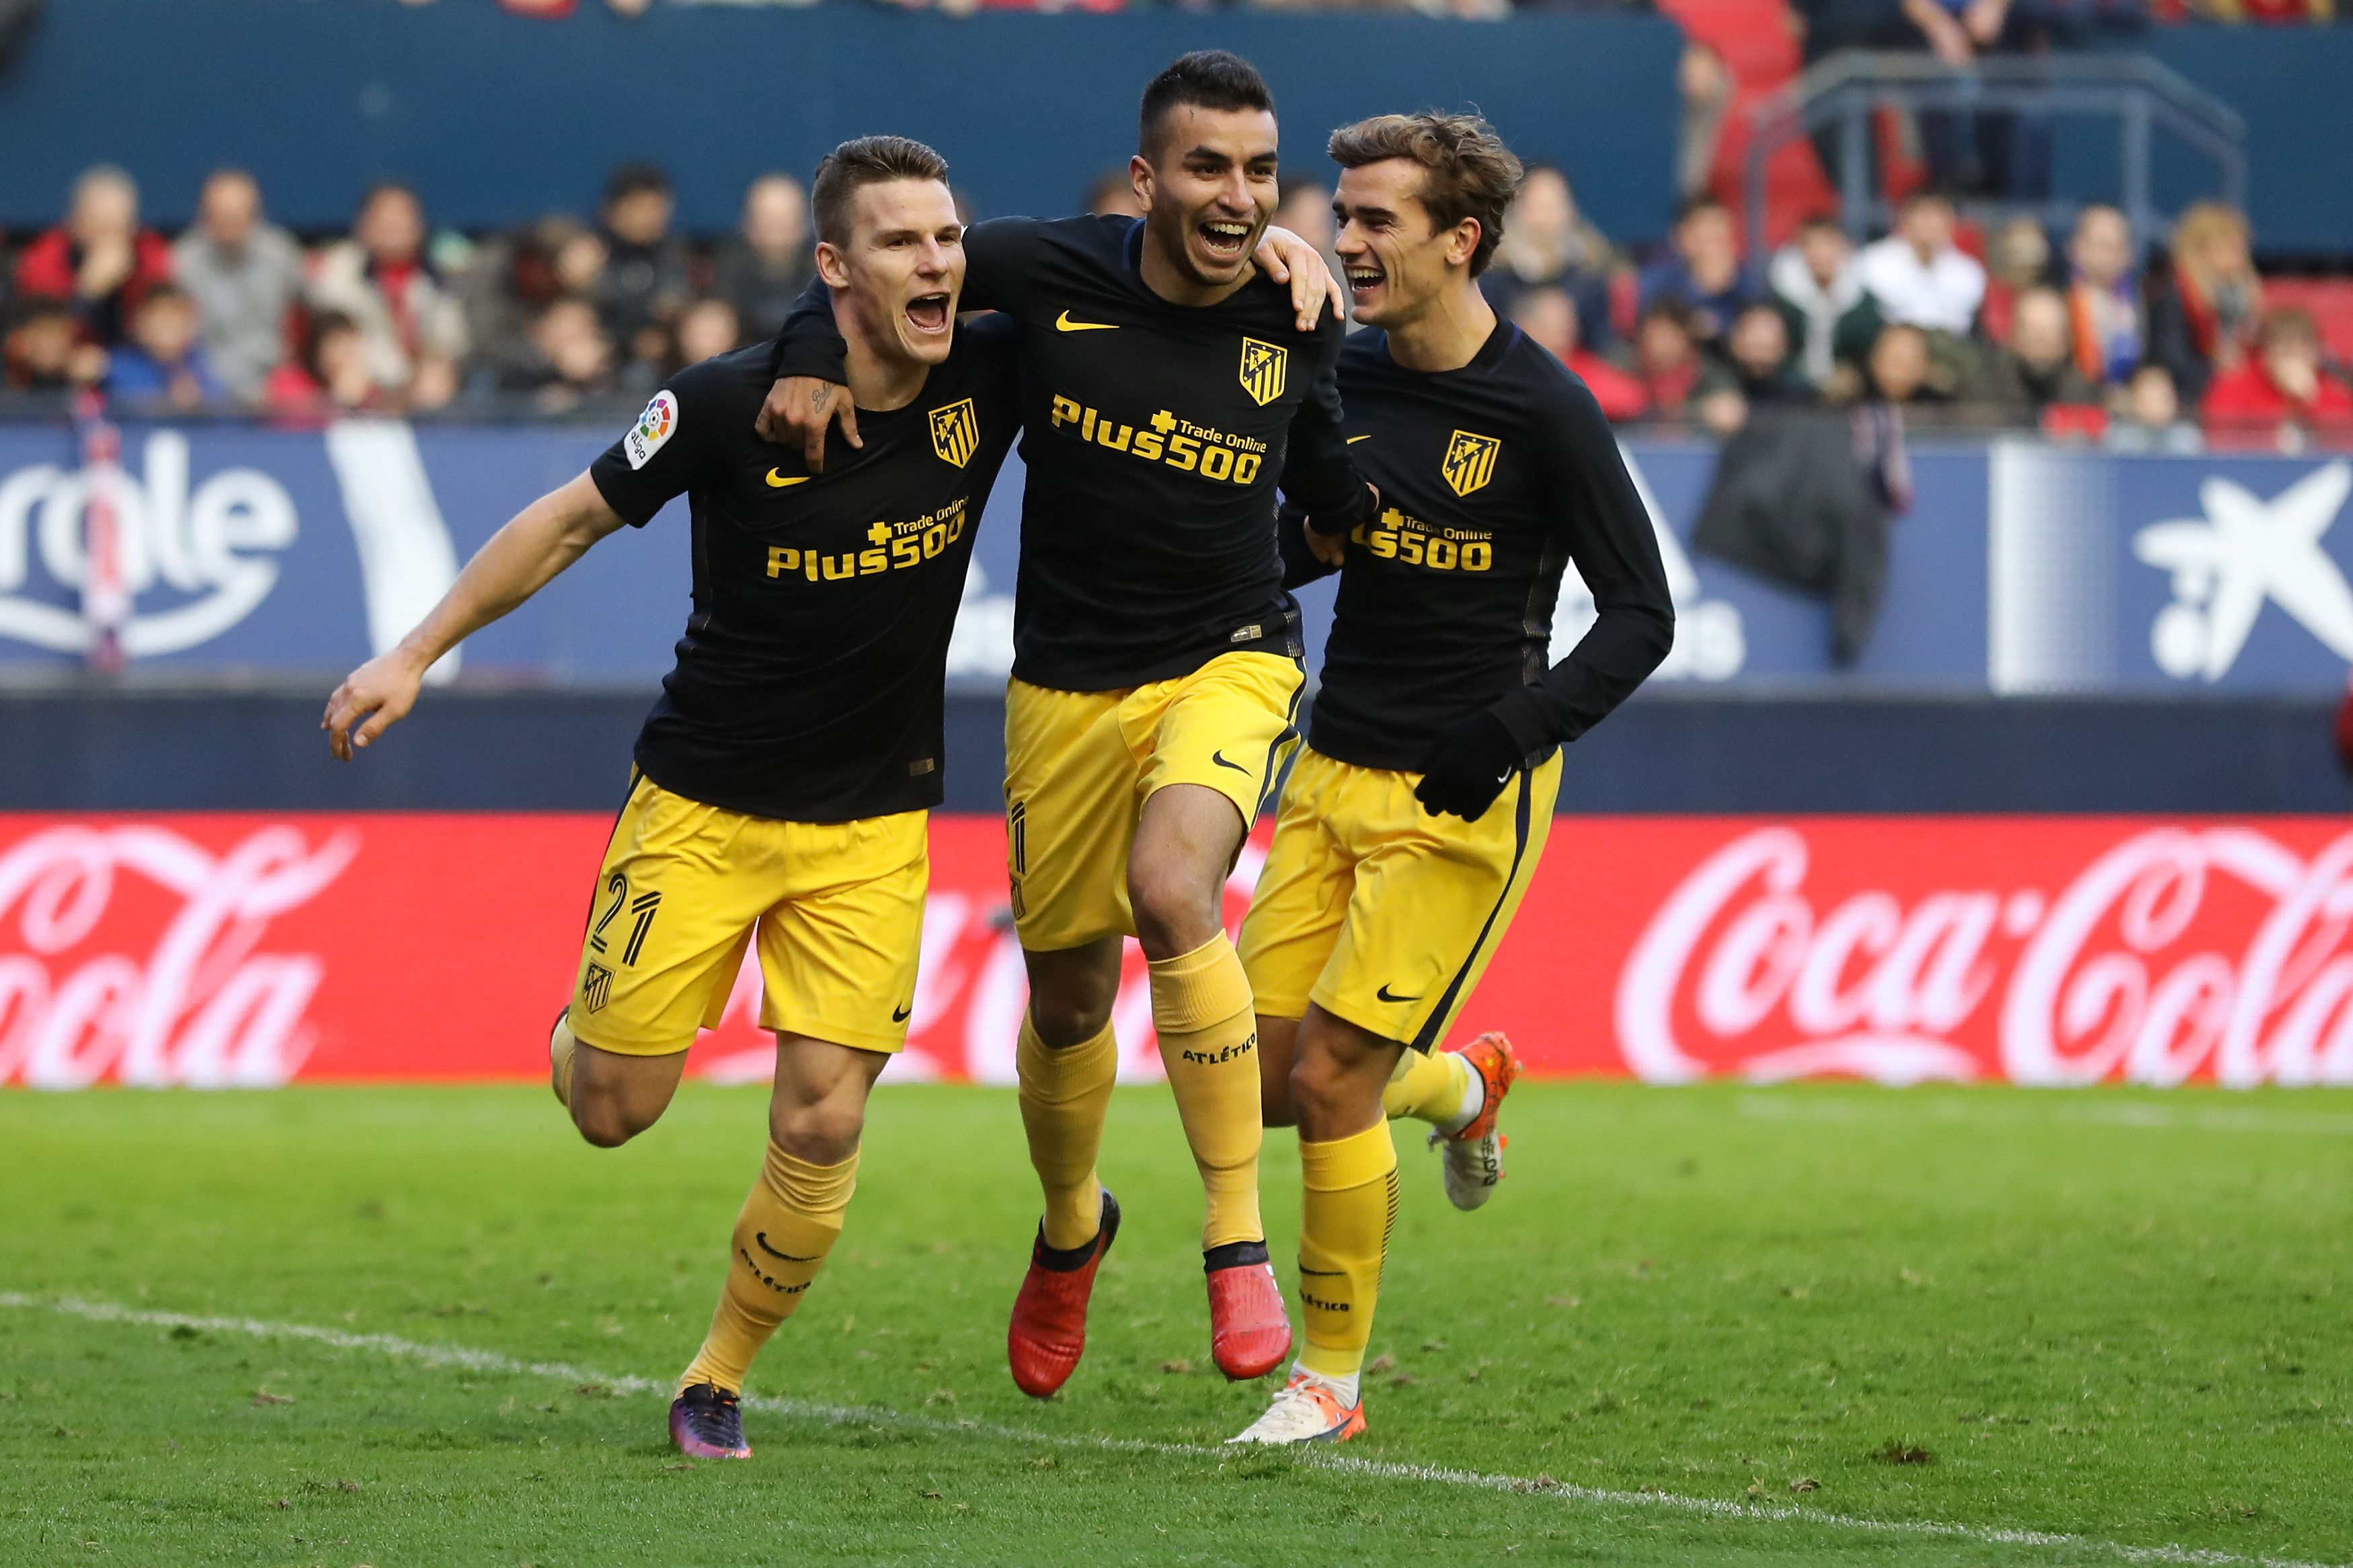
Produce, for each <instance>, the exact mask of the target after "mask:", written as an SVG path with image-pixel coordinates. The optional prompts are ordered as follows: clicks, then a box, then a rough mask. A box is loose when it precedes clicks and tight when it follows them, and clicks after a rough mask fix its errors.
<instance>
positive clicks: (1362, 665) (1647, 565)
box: [1283, 322, 1674, 772]
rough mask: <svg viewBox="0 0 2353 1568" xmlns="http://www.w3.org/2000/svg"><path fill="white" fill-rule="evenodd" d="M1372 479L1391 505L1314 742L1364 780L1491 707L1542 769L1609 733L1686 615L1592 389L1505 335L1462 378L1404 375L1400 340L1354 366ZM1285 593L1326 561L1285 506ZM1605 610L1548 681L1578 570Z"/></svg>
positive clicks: (1386, 506)
mask: <svg viewBox="0 0 2353 1568" xmlns="http://www.w3.org/2000/svg"><path fill="white" fill-rule="evenodd" d="M1340 393H1341V395H1342V397H1344V398H1345V400H1346V404H1347V410H1348V415H1347V422H1348V432H1349V439H1350V441H1351V442H1352V443H1354V445H1353V446H1352V447H1351V450H1352V451H1353V452H1354V453H1355V456H1356V464H1357V466H1358V467H1359V468H1362V469H1363V471H1364V473H1365V477H1366V478H1367V479H1371V480H1372V481H1373V483H1374V484H1376V485H1377V486H1379V487H1380V491H1381V502H1382V511H1381V514H1380V516H1379V518H1378V519H1377V521H1374V522H1372V523H1370V524H1368V525H1366V526H1365V527H1361V528H1359V529H1357V530H1356V531H1355V532H1354V533H1353V534H1352V535H1351V536H1350V541H1349V545H1348V550H1347V553H1346V558H1345V564H1344V565H1343V566H1342V567H1341V568H1340V592H1339V595H1338V598H1337V600H1336V601H1335V605H1334V611H1333V622H1332V632H1331V636H1330V637H1329V638H1328V639H1327V640H1326V642H1325V644H1324V669H1323V676H1322V681H1323V684H1322V687H1321V689H1319V690H1318V692H1317V693H1316V697H1315V712H1314V721H1313V723H1312V725H1311V727H1310V730H1309V733H1308V742H1307V743H1308V744H1309V745H1311V746H1314V748H1315V749H1316V750H1317V751H1319V752H1324V754H1325V755H1326V756H1330V757H1334V758H1336V759H1337V760H1339V761H1341V762H1344V763H1356V764H1357V765H1358V766H1361V767H1371V768H1394V769H1399V770H1403V771H1406V772H1414V771H1418V770H1419V769H1420V768H1421V767H1422V765H1423V761H1424V758H1425V756H1426V755H1427V753H1428V751H1429V748H1430V742H1431V741H1432V740H1434V739H1435V738H1436V737H1437V735H1438V734H1439V733H1440V731H1443V730H1445V729H1446V728H1447V727H1448V726H1449V725H1451V724H1452V723H1454V722H1455V721H1458V720H1460V719H1461V718H1462V717H1464V716H1465V715H1466V714H1469V713H1471V712H1472V711H1474V710H1478V709H1482V708H1484V709H1487V710H1490V711H1492V712H1493V713H1494V714H1495V716H1496V717H1497V718H1498V719H1499V720H1501V721H1503V722H1504V726H1505V728H1507V729H1509V730H1510V731H1511V732H1512V735H1513V738H1514V740H1516V741H1517V742H1520V744H1521V747H1522V749H1523V750H1525V752H1528V753H1529V754H1530V755H1531V756H1535V755H1538V754H1541V753H1543V752H1549V751H1550V750H1551V749H1552V748H1553V747H1554V746H1555V745H1556V744H1558V743H1560V742H1564V741H1573V740H1575V739H1576V738H1577V736H1578V735H1580V734H1582V733H1584V732H1585V731H1587V730H1588V729H1590V728H1592V726H1593V725H1595V724H1596V723H1599V721H1600V720H1601V718H1602V716H1603V715H1605V714H1607V713H1608V712H1609V710H1610V709H1612V708H1614V707H1616V706H1617V705H1618V703H1619V702H1620V700H1623V699H1624V698H1625V697H1626V695H1627V694H1628V693H1629V692H1630V691H1632V690H1633V689H1634V688H1635V687H1637V686H1639V685H1641V682H1642V679H1643V678H1644V677H1645V676H1647V675H1649V674H1650V673H1651V670H1652V669H1654V668H1657V667H1658V664H1659V661H1660V660H1661V659H1662V658H1665V657H1666V654H1667V649H1668V648H1669V647H1670V646H1671V645H1672V642H1673V640H1674V607H1673V603H1672V600H1671V599H1670V598H1669V597H1668V594H1667V576H1666V569H1665V567H1664V566H1663V565H1662V563H1661V562H1660V559H1659V545H1658V540H1657V538H1656V537H1655V536H1654V535H1653V534H1652V532H1651V522H1650V517H1649V514H1648V513H1647V512H1646V511H1645V510H1643V507H1642V502H1641V497H1639V496H1638V495H1636V494H1635V492H1634V484H1633V481H1632V479H1630V478H1628V476H1627V473H1626V465H1625V461H1624V459H1623V458H1621V457H1620V455H1619V451H1618V443H1617V439H1616V437H1613V436H1612V435H1611V434H1610V431H1609V423H1608V422H1607V421H1606V420H1604V419H1603V418H1602V416H1601V410H1600V409H1599V406H1597V405H1595V403H1594V401H1593V395H1592V394H1591V393H1589V392H1588V391H1587V390H1586V389H1585V384H1584V383H1583V382H1581V381H1579V380H1578V379H1577V377H1576V376H1574V375H1572V374H1569V372H1568V371H1567V369H1565V368H1564V367H1563V366H1562V365H1561V363H1560V362H1559V361H1558V360H1556V359H1555V358H1554V357H1553V356H1552V355H1551V354H1549V353H1546V352H1545V351H1544V350H1543V349H1541V348H1539V347H1537V346H1536V344H1535V343H1534V342H1531V341H1530V340H1529V339H1528V338H1527V337H1526V336H1525V334H1524V333H1522V332H1521V331H1520V330H1519V329H1518V328H1516V327H1514V326H1513V325H1511V324H1510V323H1509V322H1501V323H1498V324H1497V326H1496V328H1495V331H1493V334H1491V335H1490V336H1489V337H1488V339H1487V342H1485V343H1484V344H1483V345H1482V346H1481V348H1480V350H1479V353H1478V354H1477V355H1476V356H1475V357H1474V358H1473V359H1472V362H1471V363H1469V364H1467V365H1465V366H1463V367H1462V368H1461V369H1460V370H1451V371H1438V372H1425V371H1414V370H1408V369H1407V368H1405V367H1404V366H1403V365H1400V364H1398V363H1397V361H1396V360H1394V359H1392V358H1390V357H1389V350H1388V334H1387V333H1385V332H1379V331H1366V332H1359V333H1357V334H1356V336H1355V337H1353V338H1351V339H1349V340H1348V342H1347V345H1346V347H1345V348H1344V349H1342V351H1341V353H1340ZM1283 552H1284V556H1285V559H1286V561H1287V562H1288V563H1289V564H1290V568H1291V570H1290V581H1292V582H1293V583H1294V584H1296V583H1300V582H1304V581H1307V580H1309V579H1311V578H1313V577H1317V576H1321V575H1324V574H1325V573H1327V572H1328V571H1330V568H1329V567H1326V566H1324V565H1323V564H1322V563H1319V562H1315V561H1314V559H1313V557H1312V556H1310V555H1309V554H1308V552H1307V551H1306V547H1305V544H1304V542H1303V539H1302V538H1301V536H1300V532H1299V521H1298V519H1297V517H1296V516H1295V515H1294V514H1293V513H1292V512H1291V511H1290V510H1288V509H1286V514H1285V521H1284V540H1283ZM1571 560H1574V561H1575V562H1576V563H1577V571H1578V572H1579V573H1580V574H1582V575H1583V576H1584V578H1585V582H1586V584H1587V586H1588V587H1589V588H1591V589H1592V591H1593V598H1594V604H1595V606H1596V608H1597V609H1598V610H1599V618H1598V619H1597V620H1596V621H1595V622H1594V625H1593V627H1592V629H1591V630H1589V631H1588V632H1587V633H1586V635H1585V636H1584V637H1583V638H1581V639H1580V640H1579V641H1578V643H1577V647H1576V648H1575V650H1573V651H1572V652H1571V653H1570V654H1569V656H1568V657H1567V658H1565V659H1563V660H1562V661H1561V662H1560V663H1559V664H1558V665H1556V666H1554V667H1552V668H1550V669H1547V668H1546V654H1547V650H1548V649H1549V647H1550V646H1551V642H1552V614H1553V605H1554V601H1555V600H1556V598H1557V597H1558V595H1559V593H1560V578H1561V570H1562V566H1563V564H1564V563H1566V562H1567V561H1571Z"/></svg>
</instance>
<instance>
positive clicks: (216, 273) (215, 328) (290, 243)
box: [172, 169, 302, 404]
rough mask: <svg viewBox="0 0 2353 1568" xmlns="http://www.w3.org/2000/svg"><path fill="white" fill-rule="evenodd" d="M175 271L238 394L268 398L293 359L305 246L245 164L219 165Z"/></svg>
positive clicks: (215, 366)
mask: <svg viewBox="0 0 2353 1568" xmlns="http://www.w3.org/2000/svg"><path fill="white" fill-rule="evenodd" d="M172 267H173V271H174V277H175V278H176V279H177V280H178V282H179V285H180V287H181V288H183V289H186V290H187V291H188V295H189V297H190V299H191V300H194V301H195V313H196V317H197V319H198V320H199V321H201V322H202V323H203V326H204V334H205V353H206V359H207V360H208V361H209V363H210V364H211V367H212V370H213V372H214V374H216V375H218V376H219V378H220V382H221V384H222V385H223V386H224V387H226V388H227V391H228V394H229V395H230V396H232V397H234V398H235V399H236V400H237V402H239V403H243V404H254V403H259V401H260V400H261V388H262V384H263V383H264V382H266V381H267V380H269V373H270V372H271V371H273V370H276V369H277V368H278V367H279V365H280V363H284V361H285V358H286V328H287V321H288V316H289V313H290V311H292V310H294V308H295V305H296V303H297V301H298V300H300V299H301V290H302V251H301V247H300V246H298V245H296V244H295V243H294V237H293V236H291V235H290V234H288V233H287V232H286V231H285V230H284V229H282V228H280V227H279V226H277V225H276V224H273V223H270V222H269V221H268V220H267V219H266V218H264V217H263V216H262V214H261V187H260V186H259V184H255V183H254V178H253V176H252V175H251V174H247V173H246V172H245V171H244V170H242V169H218V170H215V171H214V173H213V174H212V175H211V177H210V178H208V179H206V181H205V188H204V194H203V195H201V196H199V197H198V198H197V201H196V221H195V224H193V225H192V226H190V227H189V229H188V232H187V233H185V234H184V235H182V236H181V237H180V239H179V243H178V244H176V245H174V247H172Z"/></svg>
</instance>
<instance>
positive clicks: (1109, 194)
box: [1087, 163, 1144, 217]
mask: <svg viewBox="0 0 2353 1568" xmlns="http://www.w3.org/2000/svg"><path fill="white" fill-rule="evenodd" d="M1087 211H1089V212H1090V213H1092V214H1093V215H1094V216H1097V217H1142V216H1144V204H1143V203H1142V202H1141V201H1138V200H1137V199H1136V195H1135V182H1134V180H1132V179H1130V178H1128V174H1127V165H1126V164H1124V163H1122V164H1121V165H1120V166H1119V167H1117V168H1116V169H1105V170H1104V171H1103V173H1102V174H1097V175H1096V176H1095V178H1094V184H1091V185H1089V186H1088V187H1087Z"/></svg>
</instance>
